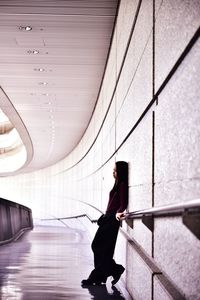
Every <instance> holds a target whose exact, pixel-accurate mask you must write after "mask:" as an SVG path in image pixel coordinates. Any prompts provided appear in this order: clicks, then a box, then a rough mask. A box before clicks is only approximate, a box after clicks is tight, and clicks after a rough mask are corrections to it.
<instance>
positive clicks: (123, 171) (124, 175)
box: [113, 161, 128, 183]
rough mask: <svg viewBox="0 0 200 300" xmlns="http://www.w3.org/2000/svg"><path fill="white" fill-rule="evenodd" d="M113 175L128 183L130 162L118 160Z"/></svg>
mask: <svg viewBox="0 0 200 300" xmlns="http://www.w3.org/2000/svg"><path fill="white" fill-rule="evenodd" d="M113 176H114V177H115V179H117V180H118V181H120V182H121V181H123V182H126V183H128V163H127V162H125V161H117V162H116V163H115V168H114V170H113Z"/></svg>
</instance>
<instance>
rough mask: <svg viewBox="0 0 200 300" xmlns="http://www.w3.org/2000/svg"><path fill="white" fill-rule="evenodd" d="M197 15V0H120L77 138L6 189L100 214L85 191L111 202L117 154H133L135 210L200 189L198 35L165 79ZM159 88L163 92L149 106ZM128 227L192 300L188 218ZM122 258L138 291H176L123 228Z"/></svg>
mask: <svg viewBox="0 0 200 300" xmlns="http://www.w3.org/2000/svg"><path fill="white" fill-rule="evenodd" d="M154 4H155V5H154ZM138 8H139V13H138V14H137V11H138ZM199 17H200V4H199V1H197V0H193V1H190V0H188V1H187V0H185V1H181V0H177V1H174V0H162V1H161V0H155V2H154V1H152V0H143V1H136V0H122V1H121V4H120V9H119V16H118V20H117V24H116V29H115V34H114V38H113V45H112V49H111V53H110V57H109V62H108V65H107V70H106V74H105V78H104V82H103V86H102V89H101V93H100V96H99V100H98V103H97V106H96V110H95V112H94V115H93V118H92V120H91V123H90V125H89V127H88V130H87V132H86V133H85V135H84V137H83V138H82V140H81V141H80V143H79V145H78V147H77V148H76V149H75V150H74V151H73V152H72V153H71V154H70V155H69V156H68V157H66V159H65V160H63V161H61V162H59V163H58V164H57V165H55V166H53V167H51V168H48V169H45V170H41V171H39V172H35V173H34V174H25V175H21V176H17V177H11V178H6V179H3V178H2V179H1V180H0V188H1V197H5V198H8V199H10V200H12V201H17V202H19V203H22V204H25V205H27V206H29V207H31V208H32V209H33V216H35V217H51V216H57V217H62V216H69V215H75V214H77V213H79V212H87V213H89V214H90V215H91V216H92V217H94V218H96V217H97V216H98V213H96V212H95V211H94V210H93V209H92V208H89V207H87V206H85V205H83V204H80V203H79V202H78V201H77V200H81V201H85V202H88V203H90V204H92V205H94V206H96V207H98V208H99V209H101V210H103V211H104V210H105V208H106V204H107V200H108V192H109V190H110V189H111V187H112V185H113V178H112V169H113V165H114V162H115V160H125V161H127V162H128V163H129V175H130V176H129V211H133V210H138V209H143V208H149V207H152V206H153V205H155V206H158V205H164V204H170V203H179V202H182V201H188V200H192V199H195V198H199V197H200V167H199V166H200V151H199V149H200V117H199V116H200V102H199V76H198V75H199V69H200V59H199V53H200V52H199V50H200V49H199V48H200V43H199V41H198V40H195V41H194V42H192V46H191V47H189V49H188V51H187V54H186V55H184V56H183V59H182V60H180V64H179V66H178V67H177V68H176V67H175V70H174V72H172V75H171V77H170V79H169V80H168V81H165V80H166V78H167V76H168V75H169V74H170V72H171V70H173V68H174V66H175V64H176V62H177V61H178V59H179V57H180V56H181V54H182V53H183V52H184V50H185V48H186V46H187V45H188V44H189V42H190V40H191V39H192V37H193V36H194V34H195V32H196V30H197V28H198V26H199V19H200V18H199ZM132 27H133V32H132V33H131V28H132ZM129 41H130V43H129ZM126 47H127V48H126ZM126 49H127V52H126ZM163 83H166V84H164V86H163V88H162V85H163ZM160 88H161V89H160ZM158 91H159V93H158ZM156 93H157V94H158V99H157V101H155V102H154V103H152V105H151V106H149V108H148V109H146V108H147V107H148V105H149V103H151V100H152V99H153V97H154V95H155V94H156ZM108 108H109V110H108ZM107 110H108V111H107ZM143 112H145V113H144V114H143ZM105 116H106V118H105V121H104V122H103V120H104V117H105ZM141 116H143V117H141ZM102 122H103V123H102ZM101 126H102V127H101ZM134 126H135V127H134ZM133 128H134V130H132V129H133ZM131 130H132V133H131V134H130V135H129V136H128V134H129V132H130V131H131ZM126 137H127V139H126ZM124 139H126V140H125V142H123V141H124ZM90 148H91V149H90ZM89 149H90V151H89V152H88V153H87V151H88V150H89ZM116 150H118V151H116ZM86 153H87V155H86V156H85V154H86ZM83 157H84V158H83ZM86 224H89V223H86ZM124 229H125V230H127V231H128V233H129V234H130V235H131V236H132V237H134V238H135V240H136V241H137V242H138V243H139V244H140V245H141V247H142V248H143V249H144V250H145V251H146V253H148V254H149V255H150V257H154V261H155V263H157V264H158V266H159V267H160V268H161V270H163V271H164V272H165V273H166V274H167V276H169V279H170V280H171V281H172V282H173V283H175V285H176V286H177V289H178V290H180V292H181V293H182V294H184V295H185V296H186V298H187V299H198V297H199V296H198V295H200V282H199V278H200V251H199V250H200V241H199V240H198V239H197V238H196V237H195V236H194V235H193V234H192V233H191V232H190V231H189V230H188V229H187V228H186V227H185V226H184V225H183V224H182V219H181V218H180V217H174V218H163V219H156V221H155V230H154V232H153V233H152V232H151V231H150V230H149V229H148V228H147V227H145V226H144V225H143V224H142V222H141V221H140V220H137V221H135V222H134V229H131V228H127V226H126V224H124ZM126 253H127V255H126ZM116 258H117V259H118V261H121V262H123V263H124V264H125V265H126V269H127V272H126V274H125V275H124V280H126V284H127V287H128V289H129V291H130V293H131V294H132V296H133V298H134V299H145V300H148V299H159V300H161V299H171V297H170V296H169V294H168V293H167V291H166V290H165V289H164V288H163V286H161V285H160V282H159V281H158V276H157V275H154V274H153V273H152V271H151V270H150V269H149V268H148V267H147V265H146V264H145V262H144V261H143V260H142V259H141V257H140V256H139V255H138V253H137V252H136V251H135V250H134V249H133V248H132V247H131V246H130V245H127V242H126V240H125V239H124V238H123V237H122V236H119V240H118V244H117V249H116Z"/></svg>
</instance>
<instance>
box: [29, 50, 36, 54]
mask: <svg viewBox="0 0 200 300" xmlns="http://www.w3.org/2000/svg"><path fill="white" fill-rule="evenodd" d="M27 53H28V54H38V53H39V50H28V51H27Z"/></svg>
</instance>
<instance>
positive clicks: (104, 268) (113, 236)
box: [81, 161, 128, 285]
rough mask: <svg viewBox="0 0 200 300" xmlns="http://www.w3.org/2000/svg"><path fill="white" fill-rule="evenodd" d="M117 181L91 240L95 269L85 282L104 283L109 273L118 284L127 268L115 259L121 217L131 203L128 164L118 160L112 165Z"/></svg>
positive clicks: (90, 283)
mask: <svg viewBox="0 0 200 300" xmlns="http://www.w3.org/2000/svg"><path fill="white" fill-rule="evenodd" d="M113 177H114V178H115V184H114V186H113V188H112V190H111V191H110V194H109V201H108V205H107V209H106V213H105V214H104V215H102V216H101V217H100V218H99V220H98V222H97V224H98V225H99V228H98V230H97V232H96V235H95V237H94V239H93V242H92V250H93V252H94V267H95V268H94V270H93V271H92V272H91V274H90V275H89V277H88V279H84V280H82V282H81V283H82V285H93V284H101V283H105V282H106V280H107V277H109V276H113V281H112V284H113V285H114V284H116V283H117V281H118V280H119V279H120V276H121V274H122V273H123V272H124V270H125V269H124V267H123V266H122V265H119V264H116V262H115V261H114V259H113V255H114V250H115V244H116V240H117V234H118V231H119V226H120V219H121V218H122V217H123V216H124V211H125V209H126V208H127V205H128V164H127V163H126V162H124V161H118V162H116V164H115V167H114V169H113Z"/></svg>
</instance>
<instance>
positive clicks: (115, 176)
mask: <svg viewBox="0 0 200 300" xmlns="http://www.w3.org/2000/svg"><path fill="white" fill-rule="evenodd" d="M113 177H114V178H115V179H117V169H116V166H114V168H113Z"/></svg>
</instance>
